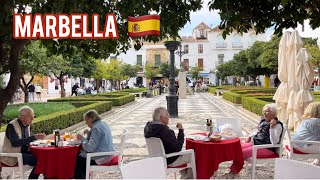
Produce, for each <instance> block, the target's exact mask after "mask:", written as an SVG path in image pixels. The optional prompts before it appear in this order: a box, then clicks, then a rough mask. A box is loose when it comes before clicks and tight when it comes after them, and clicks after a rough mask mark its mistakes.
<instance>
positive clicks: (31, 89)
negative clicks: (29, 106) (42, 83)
mask: <svg viewBox="0 0 320 180" xmlns="http://www.w3.org/2000/svg"><path fill="white" fill-rule="evenodd" d="M34 90H35V87H34V85H33V84H32V83H30V85H29V86H28V96H29V102H30V101H31V100H32V101H34Z"/></svg>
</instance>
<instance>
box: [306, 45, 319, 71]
mask: <svg viewBox="0 0 320 180" xmlns="http://www.w3.org/2000/svg"><path fill="white" fill-rule="evenodd" d="M305 48H307V49H308V50H309V51H310V53H311V55H312V59H311V62H312V64H313V65H314V66H315V67H317V68H318V73H319V75H318V76H319V77H320V49H319V47H318V46H317V45H311V44H307V45H305Z"/></svg>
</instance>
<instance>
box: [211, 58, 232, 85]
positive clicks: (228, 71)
mask: <svg viewBox="0 0 320 180" xmlns="http://www.w3.org/2000/svg"><path fill="white" fill-rule="evenodd" d="M234 63H235V60H231V61H228V62H226V63H224V64H220V65H219V66H218V67H217V70H218V71H217V73H216V75H217V77H218V78H219V79H221V80H222V81H224V80H225V78H226V77H227V76H231V75H234V72H233V68H232V67H233V64H234Z"/></svg>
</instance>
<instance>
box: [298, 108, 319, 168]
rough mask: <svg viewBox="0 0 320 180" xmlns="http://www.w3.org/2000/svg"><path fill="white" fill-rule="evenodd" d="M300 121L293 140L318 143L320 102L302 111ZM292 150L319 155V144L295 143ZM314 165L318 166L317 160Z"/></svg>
mask: <svg viewBox="0 0 320 180" xmlns="http://www.w3.org/2000/svg"><path fill="white" fill-rule="evenodd" d="M302 119H303V120H302V122H301V124H300V126H299V127H298V129H297V132H296V134H295V135H294V137H293V140H305V141H320V102H312V103H310V104H309V105H308V106H307V108H306V110H305V111H304V114H303V116H302ZM294 148H295V149H297V150H299V151H301V152H304V153H320V144H319V145H310V144H299V143H296V144H294ZM314 164H316V165H320V164H319V159H317V160H316V161H315V162H314Z"/></svg>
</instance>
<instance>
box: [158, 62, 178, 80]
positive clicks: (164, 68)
mask: <svg viewBox="0 0 320 180" xmlns="http://www.w3.org/2000/svg"><path fill="white" fill-rule="evenodd" d="M159 74H162V76H163V77H164V78H169V77H170V65H169V64H168V63H161V64H160V68H159ZM178 74H179V69H177V68H176V67H174V76H175V77H177V76H178Z"/></svg>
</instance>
